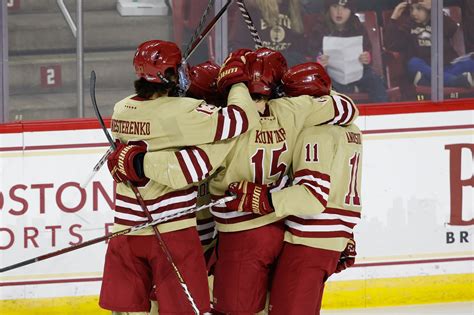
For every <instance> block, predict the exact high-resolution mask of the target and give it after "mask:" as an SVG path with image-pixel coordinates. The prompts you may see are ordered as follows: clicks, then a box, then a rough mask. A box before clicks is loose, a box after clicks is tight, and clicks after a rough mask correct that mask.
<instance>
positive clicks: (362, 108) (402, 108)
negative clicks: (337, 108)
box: [357, 98, 474, 116]
mask: <svg viewBox="0 0 474 315" xmlns="http://www.w3.org/2000/svg"><path fill="white" fill-rule="evenodd" d="M357 107H358V108H359V112H360V116H376V115H397V114H413V113H435V112H451V111H459V110H473V109H474V98H468V99H457V100H449V101H444V102H440V103H434V102H429V101H426V102H413V103H408V102H406V103H384V104H366V105H357Z"/></svg>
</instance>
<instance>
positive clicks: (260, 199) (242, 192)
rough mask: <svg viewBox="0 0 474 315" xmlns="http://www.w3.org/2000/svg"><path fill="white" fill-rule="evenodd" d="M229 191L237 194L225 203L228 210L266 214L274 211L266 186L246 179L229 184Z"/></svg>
mask: <svg viewBox="0 0 474 315" xmlns="http://www.w3.org/2000/svg"><path fill="white" fill-rule="evenodd" d="M229 193H230V194H231V195H235V196H237V198H236V199H234V200H232V201H229V202H227V203H226V206H227V208H228V209H230V210H234V211H243V212H253V213H256V214H262V215H263V214H267V213H270V212H273V211H275V210H274V209H273V205H272V199H271V196H270V192H269V191H268V188H267V186H265V185H259V184H255V183H250V182H247V181H241V182H239V183H237V182H235V183H232V184H230V185H229Z"/></svg>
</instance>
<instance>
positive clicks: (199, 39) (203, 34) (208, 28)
mask: <svg viewBox="0 0 474 315" xmlns="http://www.w3.org/2000/svg"><path fill="white" fill-rule="evenodd" d="M232 1H234V0H227V2H226V4H225V5H224V6H223V7H222V9H221V10H220V11H219V12H218V13H217V14H216V16H214V18H213V19H212V20H211V21H210V22H209V24H208V25H207V26H206V28H204V30H203V31H202V32H201V34H199V36H198V37H197V38H196V40H195V41H194V42H193V43H192V45H190V47H189V48H188V49H187V50H186V52H185V53H184V55H183V58H184V60H188V59H189V57H191V55H192V54H193V53H194V52H195V51H196V48H197V47H198V46H199V44H201V42H202V40H203V38H204V37H206V35H207V34H208V33H209V32H210V31H211V30H212V29H213V28H214V26H215V25H216V24H217V22H218V21H219V20H220V18H221V16H222V15H223V14H224V13H225V11H227V8H228V7H229V6H230V4H231V3H232Z"/></svg>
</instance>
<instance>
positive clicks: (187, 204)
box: [150, 198, 197, 214]
mask: <svg viewBox="0 0 474 315" xmlns="http://www.w3.org/2000/svg"><path fill="white" fill-rule="evenodd" d="M196 201H197V198H193V199H191V200H188V201H183V202H177V203H172V204H169V205H166V206H164V207H160V208H158V209H156V210H154V211H150V213H151V214H156V213H161V212H164V211H168V210H179V209H182V208H189V207H192V206H194V205H195V204H196Z"/></svg>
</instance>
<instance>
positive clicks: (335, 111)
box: [329, 96, 339, 123]
mask: <svg viewBox="0 0 474 315" xmlns="http://www.w3.org/2000/svg"><path fill="white" fill-rule="evenodd" d="M330 97H331V99H332V106H333V108H334V117H333V118H332V119H331V120H329V121H334V120H335V119H336V117H338V116H339V109H338V108H337V105H336V100H335V99H334V97H332V96H330ZM334 123H337V122H336V121H334Z"/></svg>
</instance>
